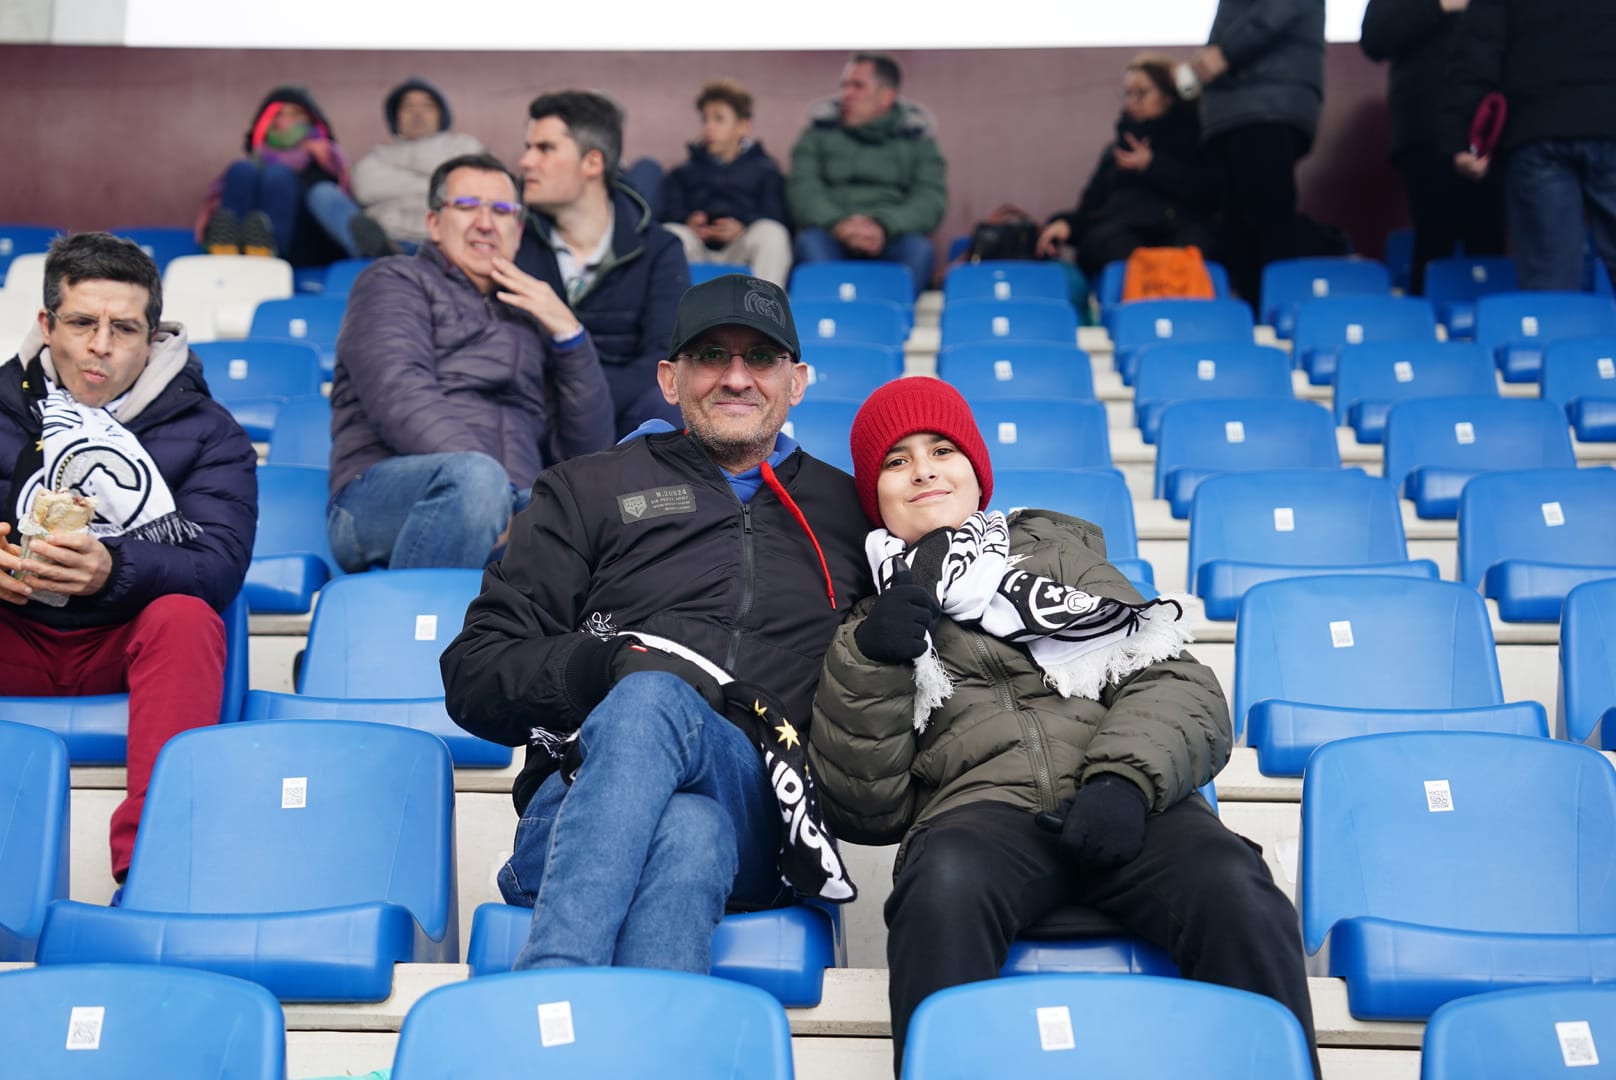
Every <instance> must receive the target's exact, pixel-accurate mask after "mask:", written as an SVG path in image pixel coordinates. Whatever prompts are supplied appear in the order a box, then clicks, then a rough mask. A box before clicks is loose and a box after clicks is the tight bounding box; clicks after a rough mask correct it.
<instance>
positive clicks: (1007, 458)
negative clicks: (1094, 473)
mask: <svg viewBox="0 0 1616 1080" xmlns="http://www.w3.org/2000/svg"><path fill="white" fill-rule="evenodd" d="M971 412H972V414H973V415H974V416H975V417H976V426H977V427H978V428H980V429H981V432H982V438H983V440H984V441H985V442H986V443H987V447H988V453H989V455H991V457H992V458H993V465H994V467H995V468H996V469H1001V468H1002V469H1093V468H1104V469H1109V468H1110V467H1111V439H1110V434H1109V431H1108V429H1107V423H1106V417H1105V406H1104V405H1103V404H1101V403H1100V402H1098V401H1050V400H1047V399H1040V398H1034V399H1026V398H989V399H987V400H985V401H973V402H971Z"/></svg>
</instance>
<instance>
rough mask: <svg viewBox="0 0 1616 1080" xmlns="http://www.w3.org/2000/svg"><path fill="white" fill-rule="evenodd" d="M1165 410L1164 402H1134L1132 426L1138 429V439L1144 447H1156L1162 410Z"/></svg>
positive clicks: (1165, 404)
mask: <svg viewBox="0 0 1616 1080" xmlns="http://www.w3.org/2000/svg"><path fill="white" fill-rule="evenodd" d="M1165 408H1167V403H1166V402H1164V401H1145V402H1135V403H1134V407H1133V422H1134V426H1135V427H1137V428H1138V429H1139V437H1140V438H1141V439H1143V440H1144V443H1145V445H1146V446H1154V445H1156V436H1157V434H1158V433H1160V431H1161V418H1162V410H1163V409H1165Z"/></svg>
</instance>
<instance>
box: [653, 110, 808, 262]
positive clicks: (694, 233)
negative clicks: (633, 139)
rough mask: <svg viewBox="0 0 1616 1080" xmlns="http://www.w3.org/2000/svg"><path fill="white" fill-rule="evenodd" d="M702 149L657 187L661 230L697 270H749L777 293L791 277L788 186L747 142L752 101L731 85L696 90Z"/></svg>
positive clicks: (694, 146)
mask: <svg viewBox="0 0 1616 1080" xmlns="http://www.w3.org/2000/svg"><path fill="white" fill-rule="evenodd" d="M696 111H697V112H698V113H700V114H701V141H700V142H694V143H691V144H690V160H689V161H687V162H685V163H684V164H683V165H681V166H679V167H678V168H677V169H674V170H673V171H672V172H671V173H669V174H668V178H667V180H666V182H665V183H664V184H663V186H662V220H663V222H664V227H665V228H667V230H668V231H669V232H671V233H673V235H675V236H677V237H678V238H679V240H680V242H681V243H683V244H684V246H685V258H686V259H687V260H689V262H690V263H691V264H692V265H695V264H696V263H708V262H712V263H728V264H730V265H732V266H736V265H738V266H749V267H751V268H752V273H753V274H754V275H756V276H757V277H760V278H763V279H764V280H765V281H772V282H774V283H775V284H776V285H779V286H780V287H781V288H784V287H785V285H786V278H787V276H788V275H789V274H790V273H791V232H790V230H788V229H787V228H786V226H785V221H786V198H785V181H784V179H783V178H782V177H781V176H780V167H779V166H778V165H776V164H775V163H774V159H773V158H771V157H769V155H768V154H766V153H764V152H763V144H762V143H760V142H756V141H754V140H753V138H752V95H751V94H749V93H747V91H746V88H745V87H743V86H742V85H741V84H740V83H738V82H736V81H735V80H734V79H720V80H718V81H717V82H710V83H708V84H707V85H706V86H703V87H702V88H701V95H700V96H699V97H697V98H696Z"/></svg>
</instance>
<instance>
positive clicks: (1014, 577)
mask: <svg viewBox="0 0 1616 1080" xmlns="http://www.w3.org/2000/svg"><path fill="white" fill-rule="evenodd" d="M864 550H865V554H866V556H867V557H868V558H869V561H870V572H871V574H872V575H873V576H874V578H875V583H876V589H877V591H879V592H885V591H886V590H887V589H888V588H889V587H890V586H891V585H892V584H893V582H894V579H895V578H898V577H901V576H902V575H903V572H904V571H905V570H907V571H908V572H909V573H910V574H911V575H912V577H913V580H914V583H915V584H917V585H920V586H922V587H923V588H926V589H929V590H931V591H932V592H933V594H934V595H935V596H936V598H937V602H938V604H940V605H941V606H942V609H943V614H945V615H947V616H948V617H949V618H951V619H953V620H954V621H955V622H957V623H960V624H962V625H964V626H968V627H970V628H972V629H974V630H980V631H981V632H982V633H984V634H987V635H989V636H990V637H996V638H999V639H1000V640H1002V641H1008V642H1012V643H1014V644H1017V645H1022V646H1024V647H1025V648H1026V650H1027V652H1028V653H1029V654H1030V655H1031V657H1032V660H1033V663H1035V664H1037V665H1038V667H1039V668H1040V669H1041V670H1042V671H1043V673H1044V682H1045V684H1046V685H1048V686H1049V687H1050V689H1052V690H1054V691H1055V692H1057V693H1058V694H1060V695H1061V696H1062V697H1080V698H1089V699H1098V698H1099V696H1100V691H1101V690H1103V689H1104V688H1105V687H1106V686H1107V685H1109V684H1111V683H1113V682H1115V681H1117V680H1118V679H1121V678H1124V677H1125V676H1128V675H1131V674H1133V673H1134V672H1136V671H1138V670H1140V669H1141V668H1144V667H1147V666H1149V665H1150V664H1154V663H1156V662H1157V661H1159V660H1168V659H1171V658H1173V657H1175V656H1177V655H1178V654H1179V652H1180V651H1181V650H1182V649H1183V647H1184V646H1185V645H1186V644H1188V643H1189V642H1190V640H1191V638H1190V632H1189V628H1188V627H1187V626H1185V625H1184V622H1183V617H1184V608H1183V605H1181V604H1180V603H1179V602H1178V601H1176V600H1172V599H1163V600H1147V601H1146V602H1144V603H1142V604H1129V603H1125V602H1123V601H1121V600H1112V599H1109V598H1107V597H1104V596H1096V595H1094V594H1092V593H1086V592H1084V591H1082V590H1081V589H1077V588H1073V587H1072V586H1070V585H1063V584H1061V583H1060V582H1058V581H1054V580H1052V579H1050V578H1046V577H1039V576H1038V575H1036V574H1029V573H1027V572H1026V571H1025V570H1016V569H1014V566H1015V564H1016V562H1017V561H1018V559H1017V557H1016V556H1013V555H1011V554H1010V529H1009V525H1008V523H1007V522H1006V520H1005V516H1004V515H1003V514H1001V513H999V512H998V511H996V510H995V511H991V512H986V513H984V512H978V513H975V514H972V515H971V516H970V517H969V518H967V519H966V521H965V523H964V524H963V525H961V526H960V527H959V528H957V529H939V530H937V531H936V532H933V533H930V534H929V535H927V536H924V537H922V538H921V539H920V540H918V541H917V542H916V543H915V544H914V545H912V546H911V545H906V544H905V543H904V542H903V541H902V540H899V539H898V538H897V537H895V536H893V535H892V534H891V533H889V532H887V531H886V530H885V529H876V530H875V531H874V532H872V533H870V535H869V536H868V537H867V538H866V539H865V543H864ZM953 692H954V684H953V680H952V679H951V678H950V677H949V675H948V672H947V671H946V670H944V668H943V664H942V661H941V659H939V658H938V656H937V650H936V649H935V648H928V649H927V650H926V652H925V653H924V654H922V655H921V656H920V657H919V658H918V659H917V660H916V661H915V711H914V726H915V730H916V731H925V730H926V725H927V723H929V722H930V719H931V713H932V710H934V709H935V708H937V706H938V705H941V704H942V703H943V702H944V701H946V700H947V699H948V698H949V696H950V695H952V694H953Z"/></svg>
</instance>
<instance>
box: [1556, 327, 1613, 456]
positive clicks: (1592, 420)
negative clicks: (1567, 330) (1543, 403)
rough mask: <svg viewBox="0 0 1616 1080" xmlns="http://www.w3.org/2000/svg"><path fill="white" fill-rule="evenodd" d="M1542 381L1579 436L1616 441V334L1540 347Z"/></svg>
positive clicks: (1581, 437)
mask: <svg viewBox="0 0 1616 1080" xmlns="http://www.w3.org/2000/svg"><path fill="white" fill-rule="evenodd" d="M1542 383H1543V385H1542V394H1543V397H1544V398H1545V399H1547V400H1549V401H1552V402H1554V403H1555V404H1557V405H1561V406H1564V407H1565V411H1566V417H1567V419H1569V420H1570V421H1571V430H1572V431H1573V432H1574V433H1575V434H1576V436H1577V438H1578V439H1581V440H1582V441H1584V442H1616V337H1593V338H1573V339H1571V340H1569V341H1556V342H1554V343H1553V344H1551V345H1550V346H1549V347H1548V348H1547V349H1545V350H1543V375H1542Z"/></svg>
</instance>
